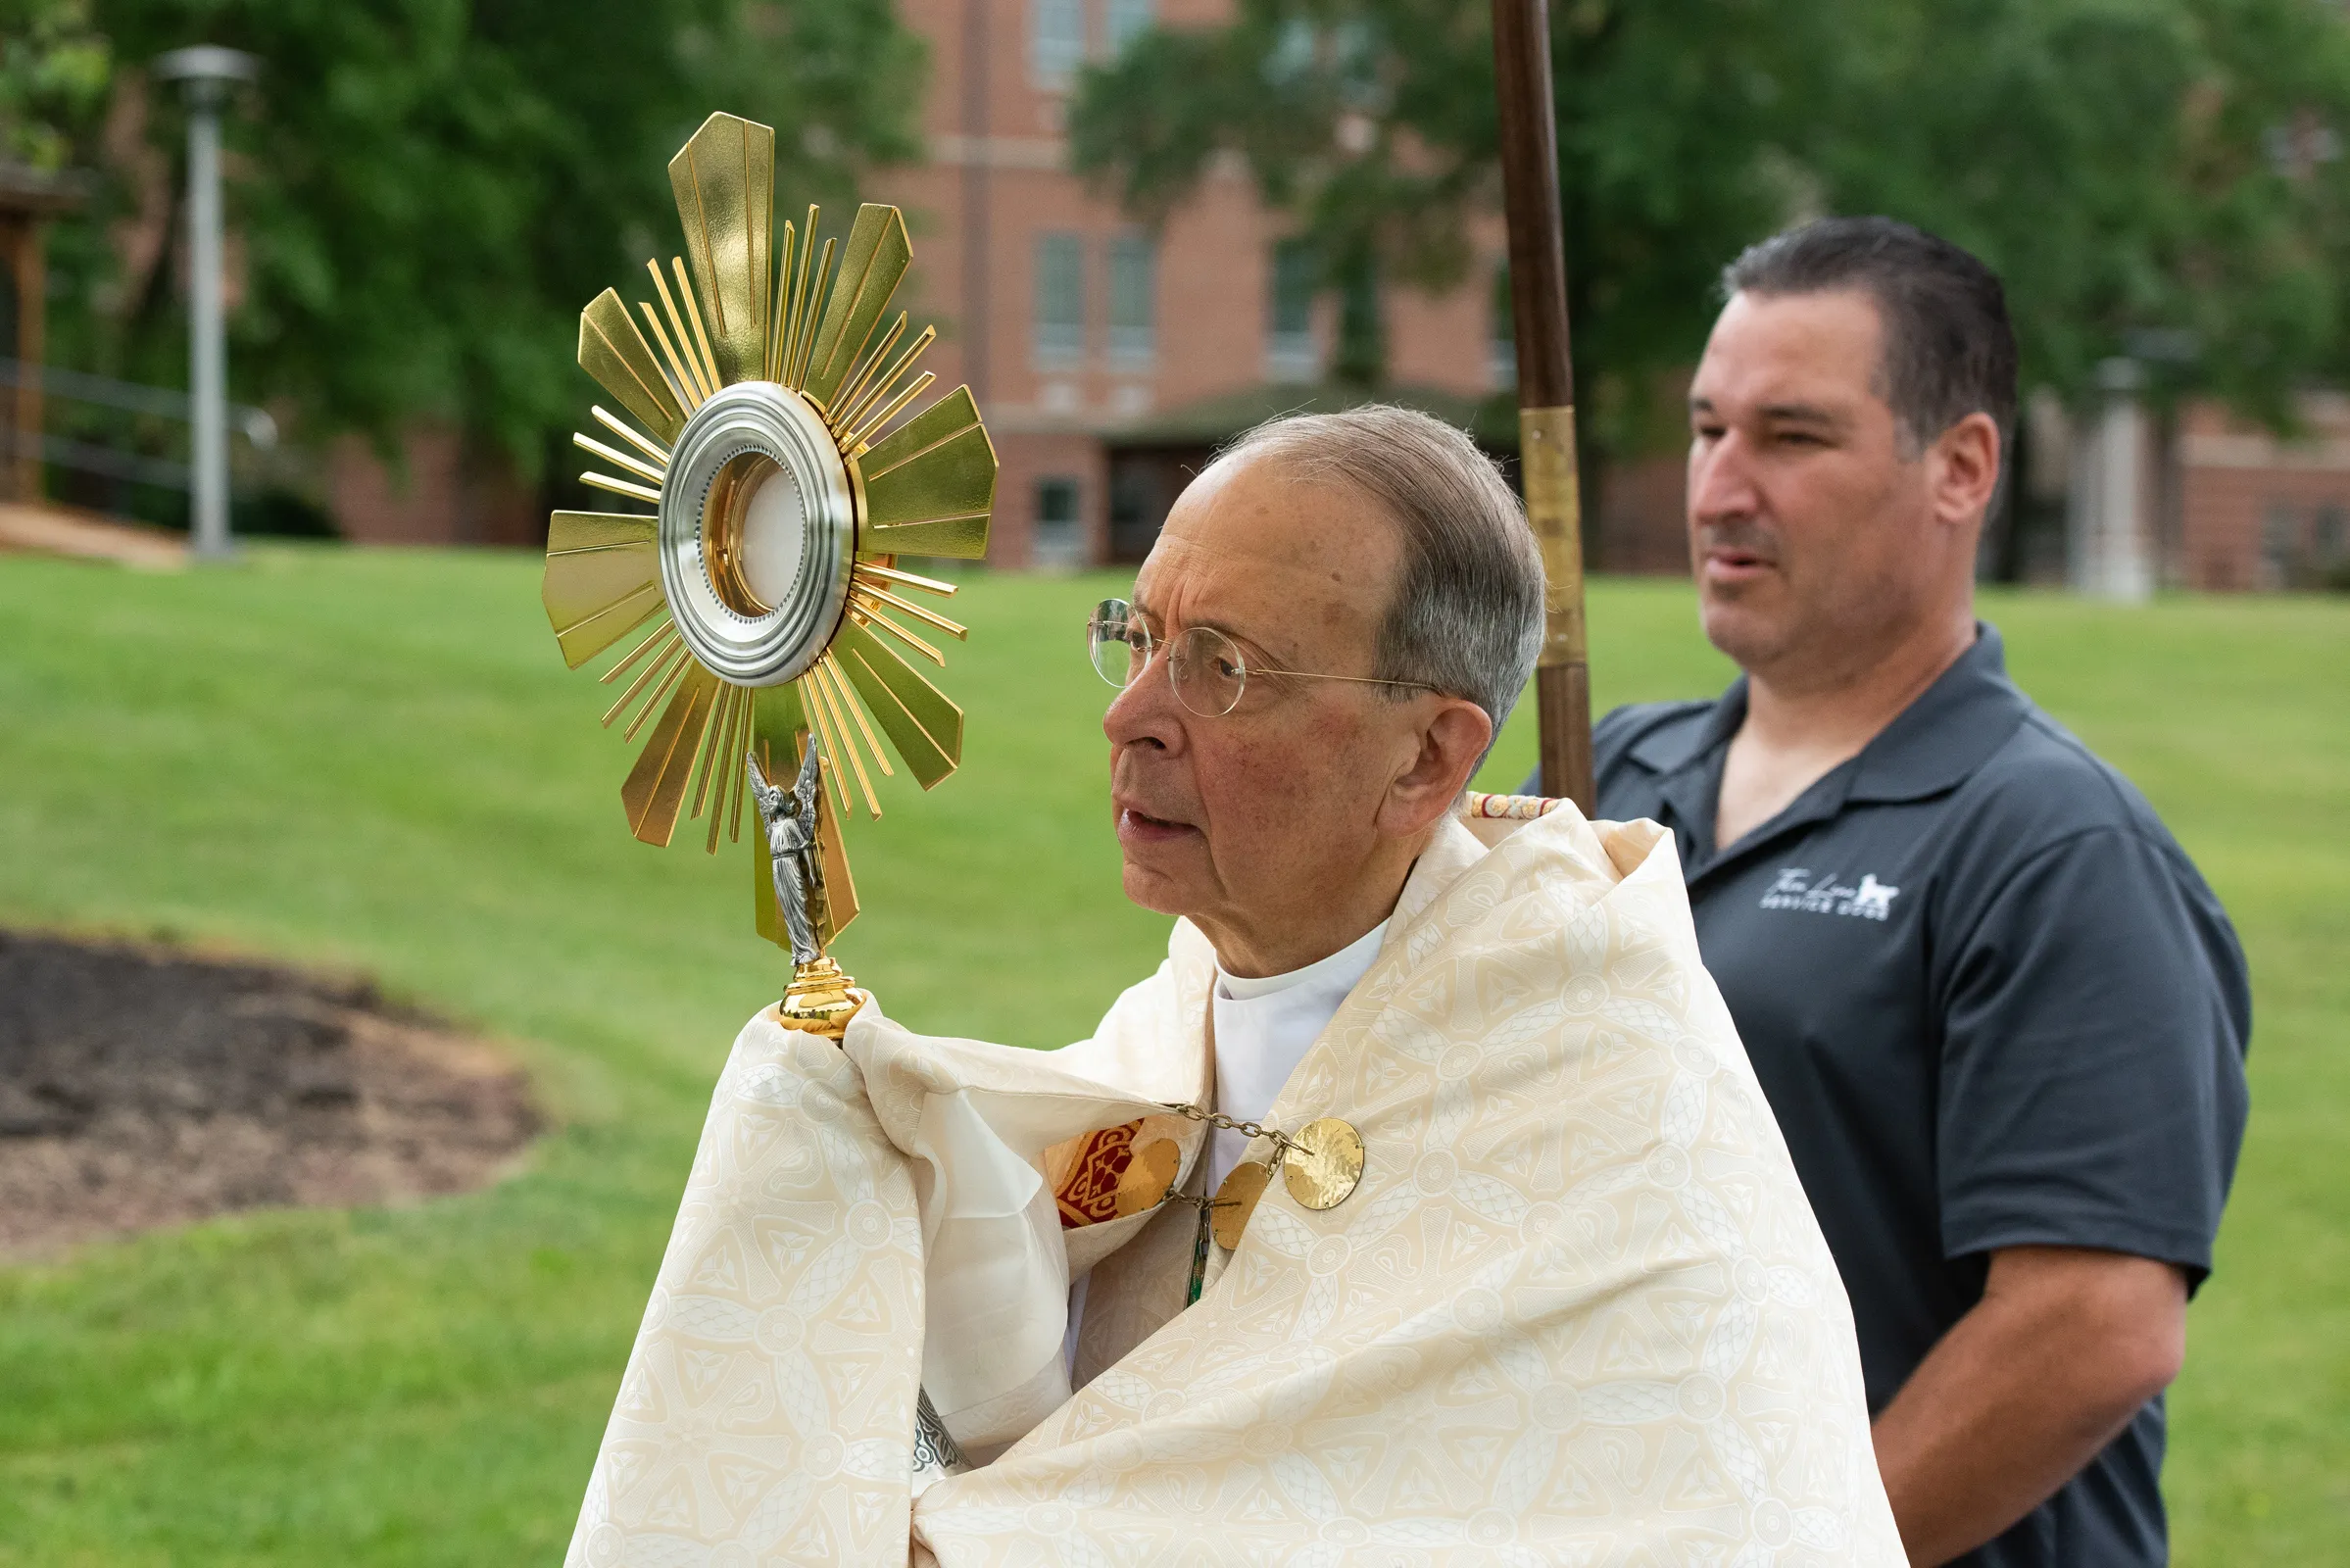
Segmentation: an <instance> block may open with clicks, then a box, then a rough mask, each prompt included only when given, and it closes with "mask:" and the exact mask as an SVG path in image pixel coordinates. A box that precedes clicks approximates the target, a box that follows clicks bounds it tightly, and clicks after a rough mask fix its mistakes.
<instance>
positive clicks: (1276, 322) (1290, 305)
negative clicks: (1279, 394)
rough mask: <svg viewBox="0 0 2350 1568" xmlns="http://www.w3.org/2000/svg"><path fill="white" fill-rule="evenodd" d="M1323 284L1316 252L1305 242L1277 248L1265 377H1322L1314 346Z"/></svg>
mask: <svg viewBox="0 0 2350 1568" xmlns="http://www.w3.org/2000/svg"><path fill="white" fill-rule="evenodd" d="M1319 281H1320V278H1319V275H1318V271H1317V268H1316V264H1315V261H1314V253H1313V248H1312V247H1311V246H1310V245H1308V244H1307V243H1306V242H1305V241H1304V240H1301V239H1285V240H1283V241H1282V242H1281V243H1280V244H1278V245H1276V246H1274V247H1273V287H1272V289H1271V290H1270V293H1271V295H1272V310H1271V313H1270V316H1271V319H1269V320H1268V321H1267V323H1266V329H1265V374H1266V375H1267V376H1268V377H1270V378H1271V379H1273V380H1275V381H1310V380H1312V379H1314V377H1315V376H1317V375H1319V374H1321V371H1322V359H1321V355H1320V353H1319V352H1318V351H1317V350H1316V348H1315V346H1314V293H1315V288H1314V285H1315V284H1316V283H1317V282H1319Z"/></svg>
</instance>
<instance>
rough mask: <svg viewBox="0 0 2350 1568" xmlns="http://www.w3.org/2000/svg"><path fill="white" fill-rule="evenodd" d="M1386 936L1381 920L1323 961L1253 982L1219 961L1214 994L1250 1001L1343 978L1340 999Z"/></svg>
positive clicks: (1367, 970)
mask: <svg viewBox="0 0 2350 1568" xmlns="http://www.w3.org/2000/svg"><path fill="white" fill-rule="evenodd" d="M1386 937H1387V922H1386V921H1385V920H1382V921H1380V922H1379V923H1378V924H1377V925H1375V926H1373V927H1371V929H1370V930H1368V931H1366V932H1364V933H1363V934H1362V935H1361V936H1359V937H1357V938H1355V940H1354V941H1352V942H1350V943H1348V944H1347V945H1346V947H1343V948H1341V949H1339V951H1338V952H1336V953H1334V954H1332V955H1331V956H1329V957H1327V958H1322V959H1318V960H1317V961H1315V962H1313V963H1309V964H1307V965H1306V966H1305V967H1304V968H1302V969H1292V970H1291V971H1290V972H1289V973H1287V974H1269V975H1265V976H1262V977H1261V978H1256V979H1250V978H1248V977H1247V976H1244V975H1237V974H1228V973H1226V972H1225V969H1224V965H1223V963H1222V962H1221V961H1219V962H1218V963H1217V964H1216V994H1217V995H1218V996H1221V997H1224V998H1227V999H1229V1000H1231V1001H1233V1002H1254V1001H1255V1000H1256V999H1257V998H1259V997H1269V996H1272V995H1273V994H1275V993H1276V992H1281V991H1290V990H1294V989H1296V988H1297V987H1298V986H1310V985H1314V984H1315V983H1316V982H1325V983H1327V982H1336V981H1340V980H1342V979H1343V980H1344V982H1345V983H1344V984H1343V985H1341V986H1340V987H1339V995H1340V997H1341V998H1344V997H1345V996H1346V993H1347V992H1349V991H1351V990H1353V989H1354V982H1355V981H1357V980H1360V979H1361V978H1362V977H1363V976H1364V975H1366V974H1368V973H1370V972H1371V962H1372V960H1373V959H1375V958H1377V957H1378V956H1379V944H1380V943H1381V942H1382V941H1384V940H1385V939H1386ZM1331 1010H1332V1011H1334V1012H1335V1011H1336V1010H1337V1009H1336V1008H1335V1007H1334V1008H1332V1009H1331Z"/></svg>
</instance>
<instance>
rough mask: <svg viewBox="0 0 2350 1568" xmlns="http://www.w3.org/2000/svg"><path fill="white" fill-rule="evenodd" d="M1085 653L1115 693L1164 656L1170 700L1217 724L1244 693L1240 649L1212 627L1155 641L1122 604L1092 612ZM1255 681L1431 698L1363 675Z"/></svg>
mask: <svg viewBox="0 0 2350 1568" xmlns="http://www.w3.org/2000/svg"><path fill="white" fill-rule="evenodd" d="M1085 641H1086V653H1087V655H1088V656H1089V657H1091V659H1092V660H1093V662H1094V668H1095V669H1097V670H1099V671H1100V672H1101V674H1102V679H1103V680H1105V681H1108V682H1109V683H1110V684H1111V685H1112V686H1115V687H1118V688H1120V689H1121V690H1123V689H1124V688H1126V687H1128V686H1131V685H1133V684H1134V683H1135V682H1136V681H1137V680H1140V679H1141V678H1142V674H1143V671H1144V670H1146V669H1149V668H1150V667H1151V656H1152V655H1154V654H1155V653H1156V652H1157V651H1158V650H1159V649H1160V648H1164V649H1166V651H1167V680H1168V682H1169V683H1170V684H1171V685H1173V686H1174V688H1175V700H1176V701H1177V702H1179V703H1181V704H1183V706H1184V707H1186V708H1188V709H1190V710H1191V711H1193V712H1195V713H1197V714H1199V716H1200V717H1201V718H1222V717H1223V716H1224V715H1225V714H1226V713H1229V712H1231V711H1233V710H1234V709H1235V708H1238V707H1239V706H1240V704H1241V693H1242V692H1243V691H1245V690H1247V689H1248V674H1249V670H1250V665H1249V663H1248V661H1247V660H1246V659H1244V658H1243V657H1241V650H1240V646H1239V645H1238V644H1236V643H1235V642H1234V641H1233V640H1232V639H1231V638H1230V637H1227V636H1225V635H1224V634H1223V633H1222V632H1220V631H1218V630H1216V629H1215V628H1214V627H1213V626H1187V627H1185V628H1184V629H1183V630H1181V631H1179V632H1177V633H1176V634H1175V635H1174V636H1172V637H1167V638H1159V637H1154V636H1152V635H1151V628H1150V627H1148V626H1146V625H1144V624H1143V623H1142V622H1141V621H1140V620H1138V619H1136V618H1135V613H1134V607H1133V606H1132V605H1130V604H1128V603H1127V602H1126V601H1125V600H1123V599H1104V600H1102V603H1100V604H1099V605H1096V606H1095V607H1094V613H1093V617H1092V618H1091V619H1089V620H1088V621H1087V622H1086V623H1085ZM1254 668H1255V672H1256V673H1257V674H1259V675H1287V676H1290V677H1291V678H1293V679H1296V680H1343V681H1348V682H1351V683H1352V684H1354V685H1357V686H1401V687H1407V688H1409V689H1411V690H1414V691H1424V692H1432V691H1435V690H1436V688H1435V687H1433V686H1431V685H1429V684H1427V683H1426V682H1425V681H1416V680H1374V679H1372V678H1371V677H1369V676H1367V675H1320V674H1316V673H1314V672H1313V671H1312V670H1305V669H1273V668H1270V667H1268V666H1266V665H1263V664H1258V665H1256V666H1254Z"/></svg>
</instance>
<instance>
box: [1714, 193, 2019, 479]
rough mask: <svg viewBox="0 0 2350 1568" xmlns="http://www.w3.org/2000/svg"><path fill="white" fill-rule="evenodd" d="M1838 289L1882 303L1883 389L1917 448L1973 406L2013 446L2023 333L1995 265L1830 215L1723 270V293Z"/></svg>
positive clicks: (1886, 221) (1928, 238) (1886, 227)
mask: <svg viewBox="0 0 2350 1568" xmlns="http://www.w3.org/2000/svg"><path fill="white" fill-rule="evenodd" d="M1838 289H1858V290H1862V291H1865V292H1866V293H1867V294H1868V295H1869V296H1870V297H1871V298H1872V299H1874V300H1875V301H1876V302H1877V317H1878V319H1879V320H1880V321H1881V322H1882V323H1883V325H1884V331H1885V363H1884V365H1883V366H1882V367H1880V368H1879V370H1878V380H1879V386H1878V389H1877V390H1878V395H1879V396H1881V397H1883V398H1884V399H1885V405H1886V407H1888V408H1890V409H1891V410H1892V411H1893V417H1894V418H1896V419H1897V420H1899V421H1900V423H1901V426H1902V433H1903V434H1904V435H1905V436H1906V437H1907V438H1908V441H1909V444H1910V446H1911V449H1912V450H1913V451H1914V450H1917V449H1919V448H1922V447H1924V446H1926V445H1927V444H1928V443H1930V442H1931V441H1933V440H1934V437H1936V436H1938V435H1940V434H1941V433H1942V432H1943V431H1944V430H1947V429H1949V428H1950V427H1951V426H1952V425H1954V424H1956V423H1957V422H1958V421H1959V420H1961V419H1963V418H1965V417H1967V416H1968V415H1970V414H1987V415H1989V416H1990V417H1991V418H1992V419H1993V421H1995V422H1996V423H1997V424H1998V426H1999V435H2000V439H2001V444H2002V445H2003V446H2004V445H2005V443H2006V440H2007V437H2008V436H2009V435H2010V434H2011V433H2012V432H2013V431H2014V429H2015V424H2016V332H2015V327H2014V326H2013V325H2012V324H2010V322H2009V321H2008V319H2007V291H2006V290H2005V289H2003V288H2001V287H2000V285H1999V274H1998V273H1996V272H1994V271H1992V270H1990V269H1989V268H1987V267H1985V266H1983V263H1982V262H1981V261H1979V260H1977V259H1976V258H1975V257H1974V256H1973V255H1971V254H1969V253H1968V252H1967V251H1965V250H1963V249H1961V248H1960V247H1958V246H1956V245H1953V244H1951V243H1950V242H1949V241H1948V240H1946V239H1943V238H1941V237H1940V236H1939V235H1935V234H1929V233H1927V232H1926V231H1925V230H1924V229H1922V228H1915V227H1912V226H1911V225H1910V224H1908V223H1902V222H1896V221H1894V220H1892V219H1890V218H1823V219H1820V220H1818V221H1815V222H1809V223H1805V224H1803V225H1802V226H1801V227H1799V228H1790V229H1788V230H1787V232H1785V233H1783V234H1774V235H1772V236H1771V237H1770V238H1769V239H1766V240H1764V241H1762V242H1761V243H1760V244H1756V245H1749V246H1748V247H1747V248H1746V249H1745V251H1744V252H1743V253H1742V254H1741V255H1740V256H1739V257H1738V260H1737V261H1735V262H1732V263H1731V264H1730V265H1729V266H1728V267H1726V268H1724V269H1723V270H1722V291H1723V293H1724V295H1725V296H1728V295H1732V294H1739V293H1746V294H1761V295H1766V296H1767V295H1775V294H1777V295H1785V294H1820V293H1826V292H1829V291H1832V290H1838Z"/></svg>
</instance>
